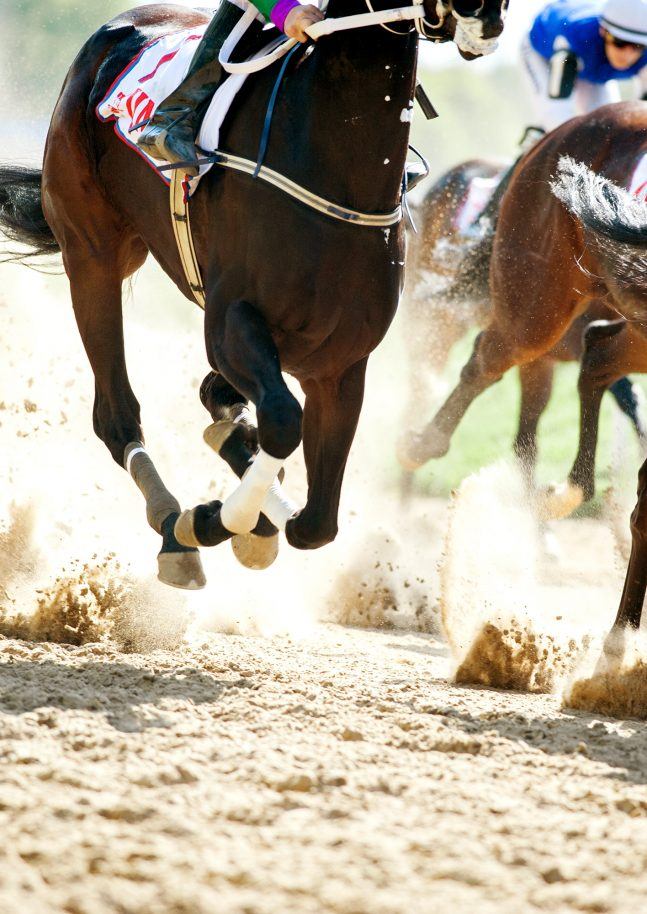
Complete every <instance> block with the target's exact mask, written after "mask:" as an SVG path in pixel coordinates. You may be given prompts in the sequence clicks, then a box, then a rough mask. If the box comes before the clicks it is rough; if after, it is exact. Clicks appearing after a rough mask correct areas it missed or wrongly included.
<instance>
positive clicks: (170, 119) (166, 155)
mask: <svg viewBox="0 0 647 914" xmlns="http://www.w3.org/2000/svg"><path fill="white" fill-rule="evenodd" d="M241 15H242V12H241V10H240V9H239V8H238V7H237V6H234V4H233V3H229V2H228V0H223V2H222V3H221V4H220V7H219V8H218V11H217V12H216V14H215V16H214V17H213V19H212V20H211V22H210V23H209V25H208V26H207V30H206V32H205V33H204V36H203V38H202V41H201V42H200V44H199V45H198V47H197V48H196V51H195V54H194V55H193V59H192V60H191V66H190V67H189V72H188V73H187V75H186V77H185V79H184V81H183V82H182V83H180V85H179V86H178V87H177V89H176V90H175V92H173V93H171V95H169V97H168V98H165V99H164V101H163V102H162V103H161V104H160V105H159V107H158V109H157V111H156V112H155V114H154V116H153V117H152V118H151V120H150V121H149V123H148V125H147V127H146V128H145V130H144V132H143V133H142V134H141V136H140V137H139V139H138V140H137V145H138V147H139V148H140V149H142V150H143V151H144V152H146V153H147V154H148V155H150V156H152V157H153V158H154V159H160V160H161V161H167V162H170V163H171V164H175V163H177V162H190V163H192V162H194V161H196V159H197V154H196V148H195V141H196V138H197V135H198V131H199V130H200V124H201V123H202V118H203V116H204V114H205V110H206V107H207V103H208V102H209V101H210V100H211V97H212V95H213V93H214V92H215V91H216V89H217V88H218V86H219V85H220V82H221V79H222V76H223V70H222V67H221V66H220V64H219V62H218V55H219V54H220V50H221V48H222V46H223V44H224V43H225V40H226V39H227V38H228V36H229V35H230V33H231V31H232V30H233V28H234V26H235V25H236V24H237V23H238V21H239V19H240V17H241ZM182 170H183V171H184V172H185V173H186V174H188V175H197V174H198V171H199V167H198V165H197V164H195V165H193V164H189V165H186V166H183V168H182Z"/></svg>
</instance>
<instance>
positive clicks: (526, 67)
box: [521, 38, 620, 131]
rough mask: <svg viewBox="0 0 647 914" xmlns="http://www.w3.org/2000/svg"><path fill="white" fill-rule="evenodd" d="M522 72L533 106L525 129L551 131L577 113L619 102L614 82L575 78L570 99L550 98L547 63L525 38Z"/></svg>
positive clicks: (585, 112) (617, 88)
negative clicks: (593, 81)
mask: <svg viewBox="0 0 647 914" xmlns="http://www.w3.org/2000/svg"><path fill="white" fill-rule="evenodd" d="M521 57H522V61H523V67H522V69H523V72H524V76H525V79H526V83H527V88H528V94H529V95H530V97H531V99H532V103H533V107H532V116H533V120H532V121H530V122H529V124H528V126H532V127H543V129H544V130H546V131H548V130H554V129H555V127H559V125H560V124H563V123H564V122H565V121H568V120H570V119H571V118H572V117H577V116H578V115H580V114H588V112H589V111H595V109H596V108H599V107H600V106H601V105H609V104H611V102H619V101H620V89H619V87H618V84H617V82H615V80H612V81H611V82H608V83H601V84H598V83H591V82H588V81H587V80H586V79H579V77H578V79H577V81H576V83H575V88H574V89H573V93H572V95H571V97H570V98H550V97H549V95H548V83H549V77H550V64H549V61H547V60H546V59H545V58H544V57H542V56H541V54H538V53H537V52H536V51H535V49H534V48H533V47H532V46H531V44H530V41H529V40H528V38H526V40H525V41H524V42H523V44H522V46H521Z"/></svg>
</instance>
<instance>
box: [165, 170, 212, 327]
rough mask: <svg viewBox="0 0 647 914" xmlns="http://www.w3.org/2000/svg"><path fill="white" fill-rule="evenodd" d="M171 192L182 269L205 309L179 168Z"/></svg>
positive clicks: (195, 295)
mask: <svg viewBox="0 0 647 914" xmlns="http://www.w3.org/2000/svg"><path fill="white" fill-rule="evenodd" d="M170 192H171V194H170V200H171V223H172V225H173V234H174V235H175V242H176V244H177V249H178V252H179V254H180V261H181V263H182V269H183V270H184V275H185V276H186V280H187V282H188V284H189V288H190V289H191V292H192V293H193V297H194V298H195V300H196V302H197V303H198V305H199V306H200V307H201V308H202V309H203V310H204V306H205V302H206V299H205V294H204V286H203V285H202V276H201V274H200V267H199V265H198V258H197V257H196V255H195V247H194V245H193V235H192V234H191V219H190V217H189V202H188V200H187V199H186V194H185V187H184V173H183V172H182V171H180V170H179V169H174V170H173V171H172V173H171V187H170Z"/></svg>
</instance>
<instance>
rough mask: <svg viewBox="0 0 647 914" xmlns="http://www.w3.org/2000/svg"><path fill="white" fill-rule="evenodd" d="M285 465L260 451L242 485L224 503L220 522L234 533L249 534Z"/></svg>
mask: <svg viewBox="0 0 647 914" xmlns="http://www.w3.org/2000/svg"><path fill="white" fill-rule="evenodd" d="M282 466H283V460H281V459H279V458H277V457H271V456H270V455H269V454H266V453H265V451H263V450H260V451H259V452H258V454H257V455H256V457H255V458H254V462H253V463H252V465H251V467H250V468H249V469H248V470H247V472H246V473H245V475H244V476H243V478H242V480H241V483H240V485H239V486H238V488H237V489H236V491H235V492H233V493H232V494H231V495H230V496H229V498H228V499H227V500H226V501H225V503H224V504H223V506H222V508H221V511H220V520H221V521H222V524H223V526H224V527H226V528H227V530H230V531H231V532H232V533H249V532H250V530H253V529H254V527H255V526H256V524H257V523H258V519H259V517H260V514H261V508H262V507H263V502H264V500H265V496H266V495H267V494H268V491H269V489H270V487H271V486H272V483H273V482H274V481H275V479H276V477H277V476H278V473H279V470H280V469H281V467H282Z"/></svg>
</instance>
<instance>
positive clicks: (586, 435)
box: [568, 320, 647, 500]
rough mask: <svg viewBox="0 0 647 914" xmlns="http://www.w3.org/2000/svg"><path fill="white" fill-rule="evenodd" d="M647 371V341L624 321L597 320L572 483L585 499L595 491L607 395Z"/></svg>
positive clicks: (585, 366)
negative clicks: (628, 378) (632, 375)
mask: <svg viewBox="0 0 647 914" xmlns="http://www.w3.org/2000/svg"><path fill="white" fill-rule="evenodd" d="M644 371H647V340H645V338H644V337H643V336H642V335H641V334H640V333H638V332H637V331H636V330H634V329H633V328H632V326H631V324H628V323H626V322H625V321H623V320H619V321H596V322H594V323H592V324H589V326H588V327H587V329H586V331H585V334H584V354H583V356H582V364H581V369H580V377H579V382H578V389H579V394H580V442H579V447H578V452H577V456H576V458H575V462H574V464H573V468H572V470H571V472H570V474H569V477H568V480H569V483H570V485H571V486H576V487H578V488H579V489H580V490H581V493H582V497H583V499H584V500H588V499H590V498H592V497H593V495H594V492H595V452H596V448H597V441H598V428H599V422H600V405H601V402H602V397H603V396H604V392H605V391H606V390H607V389H608V388H609V387H611V386H612V385H614V384H615V383H616V382H618V381H619V380H620V379H621V378H623V377H624V376H625V375H627V374H629V373H631V372H644Z"/></svg>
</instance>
